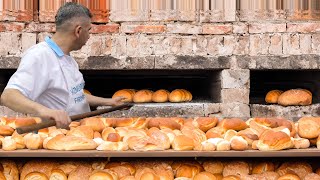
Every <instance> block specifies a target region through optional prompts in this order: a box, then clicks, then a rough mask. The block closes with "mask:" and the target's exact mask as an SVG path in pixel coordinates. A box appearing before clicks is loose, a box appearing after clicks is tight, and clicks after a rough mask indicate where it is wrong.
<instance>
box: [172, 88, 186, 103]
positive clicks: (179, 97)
mask: <svg viewBox="0 0 320 180" xmlns="http://www.w3.org/2000/svg"><path fill="white" fill-rule="evenodd" d="M187 98H188V97H187V94H186V92H185V91H183V90H181V89H175V90H173V91H172V92H171V93H170V95H169V101H170V102H184V101H186V99H187Z"/></svg>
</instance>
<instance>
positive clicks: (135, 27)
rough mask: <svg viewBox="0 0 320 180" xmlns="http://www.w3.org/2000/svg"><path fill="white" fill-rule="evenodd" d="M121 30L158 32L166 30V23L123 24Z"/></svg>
mask: <svg viewBox="0 0 320 180" xmlns="http://www.w3.org/2000/svg"><path fill="white" fill-rule="evenodd" d="M121 31H122V32H124V33H147V34H157V33H163V32H165V31H166V26H165V25H122V26H121Z"/></svg>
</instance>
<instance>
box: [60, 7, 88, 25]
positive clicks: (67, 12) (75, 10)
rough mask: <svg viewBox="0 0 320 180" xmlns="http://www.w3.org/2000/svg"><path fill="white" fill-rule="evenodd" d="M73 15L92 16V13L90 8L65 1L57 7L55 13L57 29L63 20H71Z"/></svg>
mask: <svg viewBox="0 0 320 180" xmlns="http://www.w3.org/2000/svg"><path fill="white" fill-rule="evenodd" d="M74 17H87V18H92V14H91V12H90V10H89V9H88V8H87V7H85V6H82V5H80V4H77V3H74V2H68V3H65V4H64V5H63V6H61V7H60V8H59V10H58V12H57V15H56V26H57V29H58V28H59V27H61V26H62V25H63V24H64V23H65V22H67V21H69V20H71V19H72V18H74Z"/></svg>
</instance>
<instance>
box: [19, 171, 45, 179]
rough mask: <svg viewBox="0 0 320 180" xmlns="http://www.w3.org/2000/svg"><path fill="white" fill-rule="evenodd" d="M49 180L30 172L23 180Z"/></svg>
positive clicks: (39, 174)
mask: <svg viewBox="0 0 320 180" xmlns="http://www.w3.org/2000/svg"><path fill="white" fill-rule="evenodd" d="M34 179H37V180H49V179H48V177H47V176H46V175H45V174H43V173H40V172H31V173H29V174H27V175H26V177H25V178H24V180H34Z"/></svg>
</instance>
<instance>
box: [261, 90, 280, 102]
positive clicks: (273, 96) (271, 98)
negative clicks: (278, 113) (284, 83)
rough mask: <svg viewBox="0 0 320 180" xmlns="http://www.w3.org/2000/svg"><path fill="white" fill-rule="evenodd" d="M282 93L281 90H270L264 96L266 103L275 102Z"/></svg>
mask: <svg viewBox="0 0 320 180" xmlns="http://www.w3.org/2000/svg"><path fill="white" fill-rule="evenodd" d="M282 93H283V91H281V90H271V91H269V92H268V93H267V95H266V97H265V101H266V103H270V104H277V103H278V98H279V96H280V95H281V94H282Z"/></svg>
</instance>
